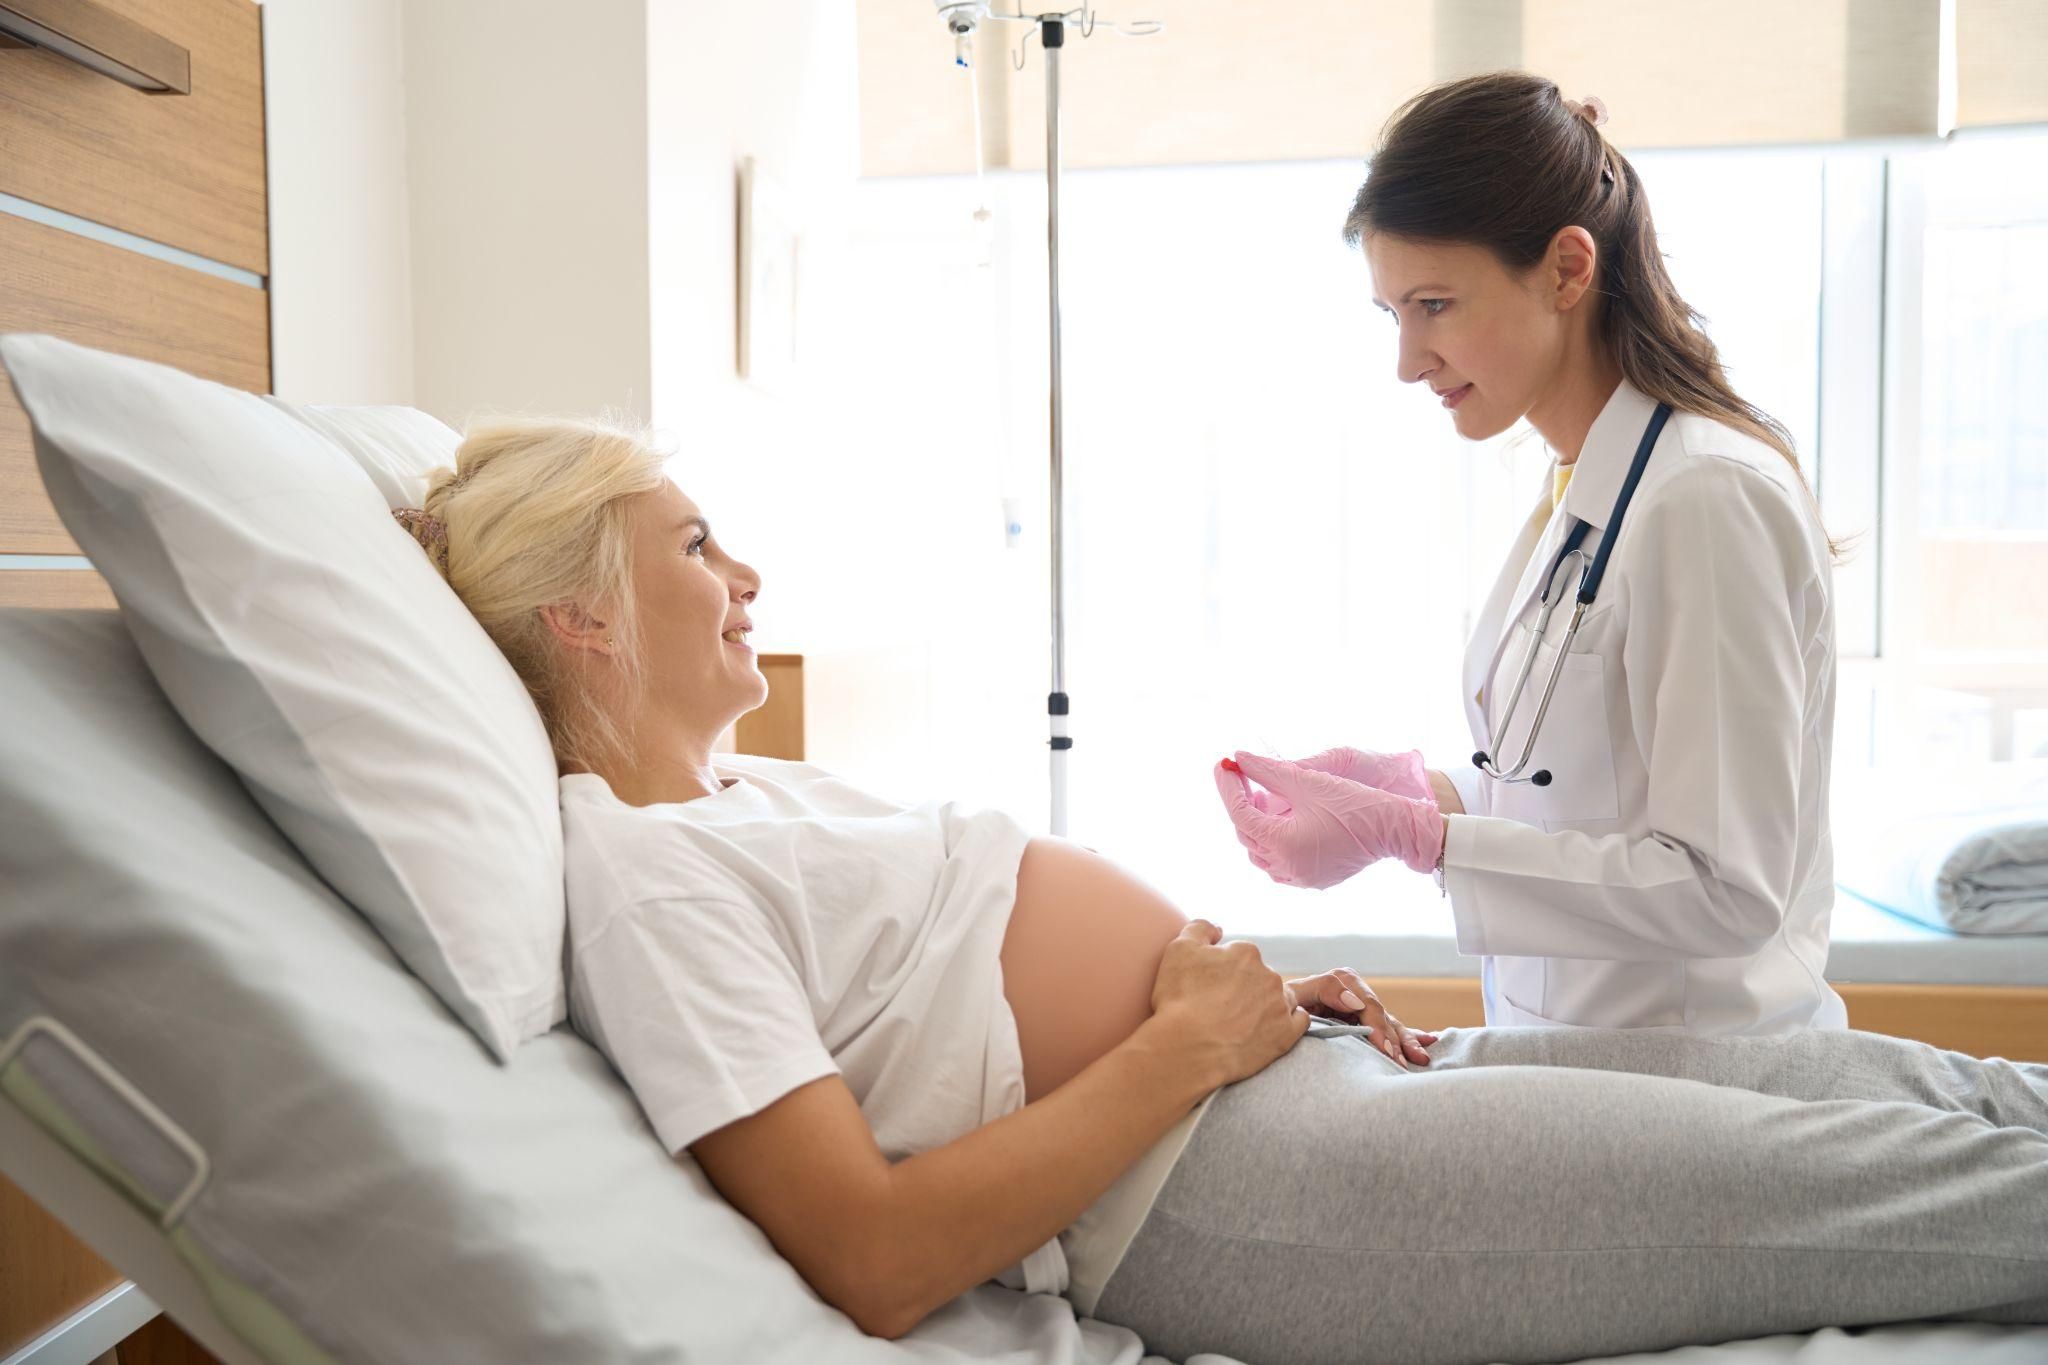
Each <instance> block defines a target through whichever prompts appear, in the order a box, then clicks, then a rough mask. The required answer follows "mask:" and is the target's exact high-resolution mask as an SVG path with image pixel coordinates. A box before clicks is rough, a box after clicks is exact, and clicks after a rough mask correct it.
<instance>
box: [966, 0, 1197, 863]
mask: <svg viewBox="0 0 2048 1365" xmlns="http://www.w3.org/2000/svg"><path fill="white" fill-rule="evenodd" d="M934 3H935V4H936V5H937V7H938V11H939V15H940V17H941V18H942V19H944V20H945V21H946V26H947V28H948V29H949V30H951V32H952V34H953V37H954V41H955V56H954V60H955V61H956V62H957V63H958V64H959V65H961V66H967V65H968V64H969V56H968V53H969V43H968V40H969V38H970V37H971V36H972V34H973V32H974V29H975V25H976V22H977V21H978V20H981V19H1001V20H1005V21H1008V22H1012V23H1028V24H1035V25H1037V33H1038V41H1039V46H1040V47H1042V48H1043V49H1044V50H1045V263H1046V270H1045V284H1046V321H1047V324H1048V327H1047V331H1048V341H1049V354H1048V357H1047V358H1048V360H1049V361H1050V368H1051V385H1050V391H1049V393H1048V401H1047V417H1048V419H1049V420H1048V437H1049V442H1050V452H1049V453H1050V457H1051V487H1050V493H1051V498H1050V506H1049V513H1048V517H1049V521H1050V523H1051V525H1050V533H1051V550H1052V690H1051V692H1049V693H1048V694H1047V695H1046V699H1045V714H1046V725H1047V729H1048V731H1049V737H1048V739H1047V741H1046V742H1047V745H1048V747H1049V748H1050V749H1051V751H1052V755H1051V761H1052V773H1051V777H1052V823H1051V826H1050V832H1051V833H1052V834H1054V835H1056V836H1061V837H1064V836H1065V834H1066V832H1067V756H1068V755H1069V754H1070V753H1071V752H1072V751H1073V748H1074V740H1073V737H1072V736H1071V735H1070V734H1069V733H1068V730H1067V716H1068V712H1069V709H1070V702H1069V700H1068V697H1067V623H1066V538H1065V537H1066V490H1065V475H1066V465H1065V451H1064V447H1063V443H1064V437H1065V428H1064V415H1063V413H1062V411H1061V376H1060V54H1061V53H1062V52H1063V51H1064V50H1065V49H1066V45H1067V24H1068V21H1069V19H1070V18H1071V17H1075V16H1078V18H1079V22H1080V24H1081V36H1082V37H1084V38H1085V37H1088V36H1090V35H1092V34H1093V33H1094V31H1095V28H1096V25H1097V24H1098V23H1102V22H1107V21H1102V20H1098V19H1097V18H1096V17H1095V14H1094V11H1093V9H1092V7H1090V6H1086V5H1084V6H1082V7H1081V8H1080V9H1078V10H1069V11H1067V12H1065V13H1055V14H1037V15H1031V14H1024V13H1021V12H1019V13H1016V14H1003V13H1000V12H991V11H990V10H989V7H988V5H989V0H934ZM1109 27H1110V28H1111V29H1112V30H1113V31H1116V32H1120V33H1124V34H1127V35H1129V36H1132V37H1146V36H1150V35H1151V34H1154V33H1157V32H1159V31H1160V30H1161V29H1162V28H1163V27H1164V25H1162V24H1160V23H1157V22H1156V21H1151V20H1144V21H1139V22H1136V23H1129V24H1123V25H1118V24H1110V25H1109ZM1025 39H1026V42H1027V43H1028V42H1029V39H1030V35H1029V34H1026V35H1025ZM1017 69H1019V70H1022V69H1023V67H1022V64H1021V61H1020V62H1019V64H1018V68H1017ZM977 118H978V113H977Z"/></svg>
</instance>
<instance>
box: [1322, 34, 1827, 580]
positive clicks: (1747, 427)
mask: <svg viewBox="0 0 2048 1365" xmlns="http://www.w3.org/2000/svg"><path fill="white" fill-rule="evenodd" d="M1572 226H1578V227H1582V228H1584V229H1585V230H1586V231H1587V232H1589V233H1591V234H1592V237H1593V241H1594V244H1595V246H1596V247H1597V259H1598V262H1599V266H1598V269H1599V278H1598V280H1597V281H1596V282H1595V284H1594V291H1595V292H1596V293H1597V294H1598V295H1599V296H1600V301H1601V307H1600V311H1599V329H1600V331H1599V334H1600V339H1601V341H1602V342H1604V343H1605V344H1606V346H1607V347H1608V349H1609V350H1610V351H1611V352H1612V354H1613V356H1614V358H1615V360H1616V362H1617V363H1619V365H1620V366H1621V373H1622V376H1623V377H1624V378H1625V379H1627V380H1628V382H1629V383H1631V384H1633V385H1634V386H1635V387H1636V388H1637V389H1638V390H1640V391H1641V392H1642V393H1643V394H1644V395H1645V396H1647V397H1649V398H1651V399H1654V400H1656V401H1657V402H1660V403H1669V404H1670V405H1671V407H1672V408H1673V409H1674V410H1675V411H1678V412H1688V413H1694V414H1697V415H1699V416H1702V417H1711V418H1714V419H1715V420H1717V421H1720V422H1725V423H1727V424H1728V425H1729V426H1731V427H1733V428H1735V429H1736V430H1737V431H1740V432H1742V433H1743V434H1745V435H1747V436H1752V437H1754V438H1755V439H1757V440H1759V441H1762V442H1763V443H1764V444H1765V445H1767V446H1770V447H1771V448H1772V449H1773V450H1776V451H1777V452H1778V453H1779V454H1780V455H1782V456H1784V457H1785V459H1786V460H1787V461H1788V462H1789V463H1790V464H1791V465H1792V468H1793V471H1794V473H1795V475H1797V476H1798V477H1799V478H1800V482H1801V484H1802V486H1804V484H1805V479H1804V476H1803V475H1800V474H1799V457H1798V455H1797V454H1796V453H1794V451H1793V447H1792V435H1791V433H1790V432H1788V431H1787V430H1786V429H1785V427H1784V424H1783V423H1781V422H1779V421H1778V420H1777V419H1776V418H1774V417H1772V416H1770V414H1768V413H1766V412H1764V411H1763V410H1762V409H1760V408H1758V407H1756V406H1755V405H1754V404H1752V403H1750V402H1748V401H1747V400H1746V399H1744V398H1743V397H1742V396H1741V395H1740V394H1738V393H1736V392H1735V389H1734V388H1733V386H1731V385H1730V384H1729V383H1728V376H1727V375H1726V374H1725V373H1724V372H1723V371H1722V369H1721V358H1720V355H1719V354H1718V353H1717V352H1716V351H1715V349H1714V343H1713V341H1712V340H1711V339H1709V337H1708V336H1707V333H1706V330H1705V329H1704V327H1703V326H1702V325H1701V324H1702V319H1701V317H1700V315H1699V314H1698V313H1697V312H1695V311H1694V310H1693V308H1692V306H1691V305H1690V304H1688V303H1687V302H1686V301H1685V300H1684V298H1682V297H1681V296H1680V295H1679V292H1678V289H1677V288H1676V286H1674V285H1673V284H1672V283H1671V276H1670V275H1669V274H1668V273H1666V271H1665V269H1664V257H1663V255H1662V253H1660V252H1659V251H1658V250H1657V229H1656V226H1655V225H1654V224H1653V223H1652V222H1651V220H1650V201H1649V198H1648V196H1647V195H1645V194H1644V193H1643V185H1642V181H1641V180H1639V179H1637V178H1636V171H1635V167H1633V166H1631V165H1630V164H1629V161H1628V158H1627V157H1625V156H1623V155H1622V154H1621V153H1620V152H1619V151H1617V150H1616V149H1615V148H1614V146H1613V145H1612V144H1611V143H1609V142H1608V141H1607V139H1606V138H1605V137H1603V136H1601V134H1600V130H1599V129H1598V128H1597V127H1595V126H1594V122H1593V120H1592V118H1590V117H1585V116H1583V115H1582V112H1581V106H1580V105H1578V104H1575V103H1571V102H1568V101H1566V100H1565V99H1564V98H1563V97H1562V96H1561V95H1560V94H1559V93H1558V89H1557V86H1556V85H1555V84H1554V83H1552V82H1550V81H1547V80H1545V79H1543V78H1542V77H1541V76H1532V75H1529V74H1527V73H1526V72H1521V71H1496V72H1493V73H1491V74H1489V75H1484V76H1470V77H1467V78H1466V79H1464V80H1460V81H1451V82H1449V83H1448V84H1445V85H1439V86H1435V87H1433V88H1432V89H1429V90H1425V91H1423V92H1422V93H1421V94H1420V95H1417V96H1416V97H1415V98H1413V99H1411V100H1409V101H1408V102H1407V103H1406V104H1404V105H1402V106H1401V108H1400V109H1399V110H1397V111H1395V114H1394V117H1393V118H1392V119H1390V120H1389V121H1388V123H1387V126H1386V129H1385V131H1384V132H1382V133H1381V135H1380V145H1379V149H1378V150H1377V151H1376V152H1374V153H1373V157H1372V163H1371V169H1370V172H1369V173H1368V175H1367V177H1366V181H1365V184H1364V185H1363V186H1361V187H1360V188H1359V191H1358V198H1357V199H1356V200H1355V201H1354V202H1353V203H1352V206H1351V212H1350V214H1349V215H1348V216H1347V217H1346V218H1345V220H1344V239H1345V240H1346V241H1347V242H1349V243H1351V244H1352V245H1353V246H1356V245H1357V244H1358V242H1359V240H1360V239H1361V238H1362V237H1364V236H1365V235H1366V234H1368V233H1375V232H1383V233H1386V234H1387V235H1389V236H1392V237H1406V238H1411V239H1413V240H1416V241H1437V242H1467V243H1472V244H1474V245H1478V246H1484V247H1486V248H1487V249H1489V250H1491V251H1492V252H1493V253H1494V255H1495V256H1496V257H1498V258H1499V259H1500V261H1501V263H1502V264H1503V265H1505V266H1507V267H1508V269H1510V270H1512V271H1516V272H1518V273H1519V272H1524V271H1527V270H1529V269H1530V268H1532V267H1534V266H1535V265H1536V263H1537V262H1539V261H1541V260H1542V259H1543V257H1544V254H1545V253H1546V252H1548V251H1549V249H1550V243H1551V240H1552V239H1553V238H1555V237H1556V235H1557V234H1558V232H1560V231H1561V230H1562V229H1564V228H1567V227H1572ZM1810 496H1811V495H1810V493H1809V497H1810ZM1817 515H1818V511H1817V510H1816V516H1817ZM1828 548H1829V550H1830V551H1831V552H1833V553H1836V554H1839V553H1840V548H1841V547H1840V546H1839V545H1837V544H1836V543H1835V542H1834V540H1833V539H1830V540H1829V541H1828Z"/></svg>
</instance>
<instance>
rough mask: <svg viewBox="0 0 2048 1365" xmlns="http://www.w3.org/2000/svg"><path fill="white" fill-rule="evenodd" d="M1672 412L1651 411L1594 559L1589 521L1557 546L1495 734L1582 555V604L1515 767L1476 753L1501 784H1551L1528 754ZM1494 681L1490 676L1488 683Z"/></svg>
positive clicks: (1477, 762) (1665, 408)
mask: <svg viewBox="0 0 2048 1365" xmlns="http://www.w3.org/2000/svg"><path fill="white" fill-rule="evenodd" d="M1670 416H1671V405H1670V404H1669V403H1659V404H1658V405H1657V410H1656V411H1655V412H1653V413H1651V414H1650V424H1649V425H1648V426H1647V427H1644V428H1643V439H1642V440H1641V441H1638V442H1637V443H1636V458H1635V461H1634V462H1633V463H1632V464H1630V465H1629V467H1628V478H1626V479H1625V480H1623V481H1622V485H1621V492H1620V494H1619V495H1618V496H1616V498H1615V499H1614V515H1613V516H1611V517H1609V518H1608V519H1607V534H1606V535H1605V536H1603V537H1601V540H1600V548H1599V549H1598V550H1597V551H1595V552H1594V555H1593V560H1592V562H1591V563H1590V564H1589V563H1587V562H1586V555H1585V551H1583V550H1581V549H1580V548H1579V546H1580V545H1581V544H1583V543H1584V542H1585V539H1586V532H1588V531H1590V530H1592V529H1593V528H1592V526H1591V524H1589V523H1588V522H1585V521H1580V522H1578V524H1577V525H1575V526H1573V527H1572V529H1571V533H1570V534H1569V535H1567V536H1566V537H1565V538H1564V544H1563V545H1562V546H1560V547H1559V548H1558V551H1557V557H1556V558H1555V559H1553V560H1551V561H1550V572H1549V573H1548V574H1546V575H1545V576H1544V579H1543V610H1542V612H1541V613H1540V614H1539V615H1538V616H1537V617H1536V630H1535V633H1534V634H1532V635H1530V637H1529V652H1528V653H1527V654H1526V655H1524V656H1523V658H1522V671H1521V672H1520V673H1517V674H1516V675H1515V685H1514V688H1513V689H1512V690H1511V691H1509V693H1508V704H1507V710H1506V711H1505V712H1503V713H1502V715H1501V718H1500V725H1499V727H1498V728H1497V729H1496V730H1495V731H1494V733H1496V734H1500V735H1505V734H1507V733H1508V729H1509V727H1510V726H1512V725H1513V724H1514V719H1515V705H1516V703H1518V702H1520V701H1521V700H1522V688H1523V687H1524V686H1525V685H1526V684H1527V683H1528V681H1529V674H1530V672H1531V670H1533V669H1534V668H1535V667H1536V648H1537V646H1538V645H1540V644H1541V643H1542V642H1543V633H1544V632H1545V631H1546V630H1548V629H1549V628H1550V614H1551V613H1552V612H1553V611H1555V610H1557V604H1558V603H1559V602H1560V601H1562V600H1563V595H1562V594H1560V593H1559V592H1558V591H1557V581H1558V572H1559V570H1561V569H1563V568H1564V564H1565V561H1566V560H1568V559H1577V560H1578V561H1579V563H1580V564H1581V565H1582V566H1583V567H1582V570H1581V572H1580V575H1579V596H1578V605H1577V606H1575V607H1574V608H1572V620H1571V624H1570V625H1568V626H1566V627H1565V632H1564V640H1563V642H1562V643H1561V644H1559V645H1558V648H1557V658H1556V659H1555V660H1554V661H1553V662H1552V663H1551V665H1550V678H1549V680H1548V681H1547V682H1545V683H1544V684H1543V697H1542V700H1540V701H1538V702H1537V703H1536V719H1535V722H1534V723H1533V724H1531V725H1530V726H1529V734H1528V736H1527V738H1526V739H1524V740H1523V742H1522V756H1521V757H1520V758H1518V759H1516V760H1515V764H1514V766H1513V767H1511V768H1508V769H1506V770H1505V771H1503V770H1502V769H1501V767H1500V765H1498V764H1496V763H1495V762H1494V761H1493V760H1492V759H1490V758H1488V757H1487V756H1486V750H1484V749H1481V750H1480V751H1479V752H1478V753H1476V754H1474V755H1472V766H1473V767H1475V768H1477V769H1479V771H1480V772H1482V773H1485V774H1486V775H1487V776H1488V777H1490V778H1493V779H1494V780H1495V781H1497V782H1527V783H1529V784H1530V785H1532V786H1537V787H1547V786H1549V785H1550V769H1548V768H1538V769H1537V770H1536V771H1535V772H1533V773H1530V774H1529V775H1528V776H1527V777H1523V776H1522V769H1524V768H1526V767H1528V766H1529V757H1530V755H1532V754H1534V753H1535V752H1536V735H1537V732H1538V731H1540V730H1541V729H1542V728H1543V717H1544V714H1545V713H1546V712H1548V711H1549V710H1550V696H1551V693H1553V692H1555V691H1557V680H1558V678H1559V677H1560V676H1562V675H1563V673H1564V661H1565V656H1566V655H1568V654H1570V653H1571V652H1572V641H1573V640H1575V639H1577V638H1578V634H1579V622H1580V621H1582V620H1584V619H1585V617H1586V608H1588V607H1590V606H1592V605H1593V599H1594V598H1595V597H1596V596H1598V595H1599V592H1600V579H1601V578H1602V577H1603V576H1604V575H1605V574H1606V573H1607V556H1608V555H1609V554H1611V553H1613V551H1614V542H1615V541H1616V540H1618V539H1620V536H1621V518H1622V516H1623V514H1624V513H1626V512H1627V511H1628V503H1629V499H1630V498H1633V497H1634V496H1635V495H1636V485H1637V484H1638V483H1640V482H1641V481H1642V477H1643V466H1644V465H1646V464H1648V463H1649V462H1650V452H1651V451H1652V450H1655V449H1656V448H1657V437H1658V435H1659V434H1661V433H1662V432H1663V430H1664V423H1665V422H1666V421H1667V420H1668V419H1669V418H1670ZM1492 682H1493V679H1492V678H1491V677H1489V678H1488V679H1487V683H1488V686H1489V687H1490V686H1491V685H1492Z"/></svg>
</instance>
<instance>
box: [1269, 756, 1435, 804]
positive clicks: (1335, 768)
mask: <svg viewBox="0 0 2048 1365" xmlns="http://www.w3.org/2000/svg"><path fill="white" fill-rule="evenodd" d="M1294 766H1295V767H1297V768H1308V769H1310V770H1311V771H1314V772H1319V773H1328V774H1329V775H1330V776H1332V777H1341V778H1343V779H1344V780H1345V781H1347V782H1358V783H1362V784H1364V785H1365V786H1368V787H1378V788H1379V789H1380V790H1381V791H1383V792H1392V793H1393V794H1394V795H1396V796H1405V797H1408V798H1409V799H1411V800H1415V801H1433V800H1435V799H1436V797H1435V792H1434V789H1433V788H1432V787H1431V786H1430V782H1429V769H1427V768H1425V767H1424V766H1423V765H1422V751H1421V750H1420V749H1410V750H1409V751H1408V752H1407V753H1405V754H1376V753H1374V752H1372V751H1371V750H1370V749H1352V748H1336V749H1325V750H1323V751H1322V752H1321V753H1319V754H1310V755H1309V756H1308V757H1307V758H1301V759H1296V760H1295V763H1294Z"/></svg>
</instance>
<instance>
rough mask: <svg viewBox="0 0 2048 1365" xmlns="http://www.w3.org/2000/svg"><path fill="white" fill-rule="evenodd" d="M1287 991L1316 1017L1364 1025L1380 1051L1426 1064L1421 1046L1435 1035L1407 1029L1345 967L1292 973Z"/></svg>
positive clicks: (1426, 1058)
mask: <svg viewBox="0 0 2048 1365" xmlns="http://www.w3.org/2000/svg"><path fill="white" fill-rule="evenodd" d="M1287 993H1288V994H1289V995H1291V996H1292V997H1293V998H1294V1002H1295V1003H1296V1004H1297V1005H1299V1006H1301V1007H1302V1008H1303V1009H1305V1010H1307V1011H1308V1012H1309V1013H1310V1014H1313V1015H1316V1016H1318V1017H1320V1018H1324V1019H1338V1020H1342V1021H1343V1022H1344V1023H1347V1024H1365V1025H1368V1026H1369V1027H1370V1028H1371V1029H1372V1036H1373V1041H1374V1042H1376V1043H1378V1044H1379V1048H1380V1051H1382V1052H1384V1053H1386V1054H1387V1055H1388V1056H1389V1057H1392V1058H1393V1059H1394V1060H1395V1061H1397V1062H1412V1063H1414V1064H1415V1065H1416V1066H1428V1065H1429V1053H1428V1052H1427V1051H1425V1050H1424V1049H1426V1048H1427V1047H1428V1046H1429V1044H1431V1043H1433V1042H1435V1041H1436V1039H1437V1035H1436V1034H1434V1033H1425V1032H1422V1031H1420V1030H1417V1029H1411V1028H1409V1027H1408V1026H1407V1025H1405V1024H1403V1023H1402V1022H1401V1021H1400V1020H1399V1019H1396V1018H1395V1017H1394V1016H1393V1015H1391V1014H1389V1013H1387V1007H1386V1006H1385V1005H1383V1004H1381V1003H1380V998H1379V997H1378V996H1377V995H1374V994H1373V990H1372V987H1370V986H1368V985H1366V984H1365V978H1364V977H1362V976H1360V975H1359V974H1358V973H1357V972H1354V971H1352V970H1351V969H1349V968H1348V967H1333V968H1331V969H1330V970H1329V971H1327V972H1318V973H1317V974H1316V975H1314V976H1297V977H1292V978H1290V979H1289V980H1288V982H1287Z"/></svg>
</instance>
